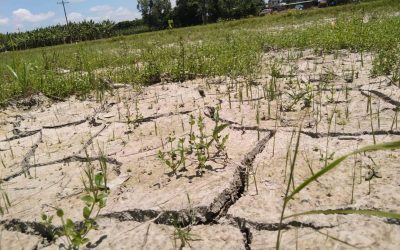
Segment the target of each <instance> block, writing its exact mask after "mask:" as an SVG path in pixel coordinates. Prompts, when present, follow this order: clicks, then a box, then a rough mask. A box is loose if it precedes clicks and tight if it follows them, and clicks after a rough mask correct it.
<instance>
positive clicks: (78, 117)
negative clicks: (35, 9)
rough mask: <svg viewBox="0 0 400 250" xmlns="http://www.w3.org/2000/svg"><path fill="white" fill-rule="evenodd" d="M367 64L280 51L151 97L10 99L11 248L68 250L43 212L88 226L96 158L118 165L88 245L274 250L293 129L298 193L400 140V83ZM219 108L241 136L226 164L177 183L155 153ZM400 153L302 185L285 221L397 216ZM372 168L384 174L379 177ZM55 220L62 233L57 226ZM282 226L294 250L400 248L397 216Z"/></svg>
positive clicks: (7, 181)
mask: <svg viewBox="0 0 400 250" xmlns="http://www.w3.org/2000/svg"><path fill="white" fill-rule="evenodd" d="M362 60H363V61H361V58H360V55H359V54H356V53H350V52H348V51H340V52H338V53H337V54H326V55H315V54H313V53H312V52H311V51H271V52H268V53H267V54H265V55H264V61H265V63H264V65H263V66H262V67H261V69H260V72H261V73H260V74H259V75H257V77H255V78H253V79H242V78H237V79H231V78H228V77H215V78H209V79H196V80H191V81H186V82H183V83H167V82H163V83H160V84H157V85H153V86H149V87H142V88H140V89H133V88H132V87H131V86H130V85H124V84H114V85H111V86H110V87H111V88H110V90H109V91H107V92H106V93H105V95H104V96H103V98H101V99H100V100H99V99H98V98H94V97H89V98H87V99H85V100H81V99H79V98H77V97H71V98H69V99H66V100H58V101H54V100H52V99H49V98H47V97H45V96H43V95H41V94H37V95H35V96H32V97H30V98H27V99H25V100H19V101H15V102H14V103H10V105H9V106H8V107H7V108H4V109H3V110H1V111H0V121H1V123H0V159H1V163H0V169H1V172H0V177H1V189H2V192H6V193H7V195H8V197H9V198H10V201H11V204H12V206H11V207H10V208H9V211H8V212H6V213H5V214H4V215H3V216H2V217H1V218H0V219H1V222H0V225H1V233H0V249H48V250H50V249H62V248H63V246H65V244H66V243H65V239H63V238H60V239H57V240H55V241H50V242H49V241H48V239H49V235H48V234H47V231H46V230H45V227H44V226H43V224H41V214H42V213H47V214H54V213H55V211H54V208H63V210H64V211H65V213H66V216H67V217H68V218H71V219H73V220H74V221H76V222H79V221H81V220H82V216H81V211H82V208H83V206H84V204H83V202H82V201H81V200H80V197H82V195H83V194H84V188H83V184H82V175H83V174H82V173H83V169H84V168H85V167H86V166H87V165H88V162H90V163H91V164H92V165H93V166H94V167H98V164H99V163H98V161H99V159H100V158H101V157H103V158H104V159H105V161H106V162H107V166H108V169H109V171H108V172H107V179H108V187H109V195H108V197H107V204H106V207H105V208H104V209H103V210H101V212H100V214H99V217H98V219H97V223H98V229H97V230H93V231H91V232H90V233H89V235H88V237H89V239H90V240H91V241H90V243H88V244H87V245H86V246H85V248H87V249H175V248H181V249H190V248H192V249H274V248H275V244H276V238H277V232H278V229H279V227H280V224H279V221H280V215H281V210H282V204H283V197H284V194H285V190H286V188H287V182H288V178H289V172H288V171H289V170H288V165H290V163H291V161H292V160H293V155H294V152H293V151H294V145H295V144H296V136H294V132H293V131H295V130H298V128H299V127H300V126H301V128H302V129H301V132H300V142H299V150H298V154H297V159H296V165H295V169H294V172H293V183H294V184H293V186H295V185H298V184H300V183H301V182H302V181H304V180H305V179H306V178H307V177H309V176H310V175H312V173H315V172H317V171H318V170H320V169H321V168H322V167H323V166H324V163H325V160H326V159H327V161H332V160H333V159H335V158H337V157H339V156H342V155H344V154H347V153H349V152H352V151H354V150H356V149H358V148H361V147H363V146H366V145H370V144H373V143H374V140H375V141H376V142H377V143H382V142H389V141H394V140H399V139H400V129H398V127H397V121H396V118H397V117H396V116H395V114H396V112H395V109H396V107H398V106H399V104H400V103H399V100H400V91H399V88H398V87H397V86H395V85H393V84H391V82H390V79H389V78H387V77H372V76H371V74H370V71H371V67H372V62H371V60H372V55H364V58H363V59H362ZM276 71H278V72H279V74H276ZM273 72H275V73H273ZM272 83H274V84H272ZM271 86H276V89H275V92H273V91H272V92H271V88H270V87H271ZM278 92H280V96H279V97H275V98H273V97H271V95H273V94H274V93H278ZM200 93H201V94H203V93H204V95H200ZM307 97H308V99H307ZM368 99H370V100H371V107H372V110H373V112H372V115H371V114H370V112H369V111H368V108H367V106H368ZM217 109H219V110H220V111H219V116H220V120H221V121H222V122H223V123H226V124H229V126H228V128H226V129H225V130H223V132H222V134H223V135H229V139H228V141H227V144H226V153H227V157H222V156H219V155H218V156H216V157H214V158H212V159H211V160H210V161H208V162H207V166H206V167H205V169H204V170H203V171H202V172H199V171H198V170H197V165H198V163H197V161H196V160H195V159H194V158H193V157H192V158H190V157H189V159H188V161H187V162H188V163H187V167H186V168H187V170H186V171H179V172H178V173H177V175H171V170H170V169H169V168H168V167H167V166H166V164H165V163H164V162H162V161H161V160H160V159H158V157H157V152H158V151H159V150H168V148H169V143H168V139H167V138H168V136H170V135H174V136H175V137H177V138H181V137H185V136H187V135H188V133H189V130H190V125H189V119H190V115H193V116H194V117H196V118H197V117H199V116H203V117H204V119H205V120H204V121H205V124H206V133H208V134H210V133H211V132H212V131H211V130H212V128H213V126H214V122H215V121H214V118H215V116H214V114H215V112H216V110H217ZM371 119H372V122H371ZM257 121H258V122H257ZM399 157H400V155H399V151H398V150H397V151H382V152H372V153H368V154H361V155H357V156H356V157H352V158H349V159H348V160H346V161H345V162H344V163H343V164H341V165H340V166H339V167H338V168H336V169H334V170H333V171H331V172H329V173H328V174H326V175H324V176H322V177H320V178H319V179H318V181H316V182H314V183H313V184H312V185H310V186H309V187H307V188H306V189H304V190H302V191H301V192H300V193H299V194H298V195H297V196H296V197H295V198H294V199H293V200H291V201H290V202H289V204H288V206H287V209H286V212H285V214H286V215H289V214H294V213H300V212H304V211H308V210H316V209H319V210H321V209H346V208H353V209H376V210H383V211H392V212H399V207H400V195H399V194H400V192H399V191H400V181H399V178H398V177H399V174H400V173H399V170H400V169H399ZM371 171H373V172H374V173H378V172H379V175H378V174H377V175H376V176H374V177H375V178H372V179H370V178H368V175H369V174H370V173H371ZM378 177H379V178H378ZM188 197H189V199H188ZM189 213H190V215H193V216H189ZM172 218H175V219H172ZM176 221H179V226H180V227H185V226H188V225H190V228H191V237H190V241H188V242H187V243H186V244H182V242H181V241H180V239H177V238H176V237H175V235H176V230H177V229H176V228H177V227H178V226H177V224H176ZM54 223H55V225H56V226H60V221H59V220H58V219H57V218H55V219H54ZM281 228H282V232H283V234H282V237H281V248H282V249H348V248H354V247H357V248H363V249H396V248H397V247H398V246H399V245H400V226H399V221H397V220H388V219H382V218H378V217H368V216H362V215H343V214H334V215H324V214H320V215H306V216H298V217H292V218H288V219H286V220H284V221H283V224H282V225H281Z"/></svg>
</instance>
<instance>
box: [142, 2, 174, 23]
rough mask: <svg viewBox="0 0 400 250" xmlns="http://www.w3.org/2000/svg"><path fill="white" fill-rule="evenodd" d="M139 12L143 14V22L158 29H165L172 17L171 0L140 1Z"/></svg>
mask: <svg viewBox="0 0 400 250" xmlns="http://www.w3.org/2000/svg"><path fill="white" fill-rule="evenodd" d="M137 8H138V10H139V11H140V12H141V13H142V18H143V21H144V22H145V23H146V24H147V25H149V26H151V27H156V28H165V27H166V26H167V21H168V18H169V17H170V15H171V2H170V0H138V4H137Z"/></svg>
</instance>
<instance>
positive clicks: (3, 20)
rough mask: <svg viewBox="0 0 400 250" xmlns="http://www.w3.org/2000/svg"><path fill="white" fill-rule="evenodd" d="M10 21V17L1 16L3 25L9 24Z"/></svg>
mask: <svg viewBox="0 0 400 250" xmlns="http://www.w3.org/2000/svg"><path fill="white" fill-rule="evenodd" d="M8 21H9V19H8V18H7V17H5V18H0V24H1V25H5V24H8Z"/></svg>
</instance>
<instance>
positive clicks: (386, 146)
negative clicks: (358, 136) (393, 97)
mask: <svg viewBox="0 0 400 250" xmlns="http://www.w3.org/2000/svg"><path fill="white" fill-rule="evenodd" d="M399 148H400V141H394V142H387V143H381V144H376V145H370V146H366V147H363V148H361V149H358V150H355V151H353V152H351V153H349V154H347V155H344V156H342V157H339V158H338V159H336V160H334V161H333V162H331V163H330V164H328V165H326V166H325V167H324V168H322V169H321V170H320V171H318V172H317V173H315V174H314V175H312V176H311V177H310V178H308V179H307V180H305V181H304V182H303V183H302V184H300V185H299V186H298V187H297V188H296V189H295V190H294V191H293V192H292V193H291V194H290V195H288V196H287V198H286V201H288V200H290V199H292V198H293V197H294V196H295V195H296V194H297V193H299V192H300V191H301V190H303V189H304V188H305V187H307V186H308V185H309V184H310V183H311V182H313V181H315V180H317V179H318V178H319V177H321V176H322V175H324V174H326V173H327V172H329V171H330V170H332V169H334V168H335V167H337V166H338V165H339V164H340V163H341V162H343V161H344V160H346V159H347V158H348V157H349V156H352V155H355V154H359V153H364V152H372V151H380V150H394V149H399Z"/></svg>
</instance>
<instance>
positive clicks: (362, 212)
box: [284, 209, 400, 219]
mask: <svg viewBox="0 0 400 250" xmlns="http://www.w3.org/2000/svg"><path fill="white" fill-rule="evenodd" d="M313 214H325V215H329V214H358V215H368V216H376V217H383V218H388V219H400V214H398V213H392V212H385V211H380V210H363V209H329V210H311V211H307V212H303V213H297V214H292V215H289V216H286V217H284V219H287V218H292V217H296V216H302V215H313Z"/></svg>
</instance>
